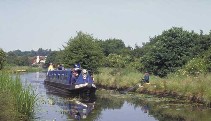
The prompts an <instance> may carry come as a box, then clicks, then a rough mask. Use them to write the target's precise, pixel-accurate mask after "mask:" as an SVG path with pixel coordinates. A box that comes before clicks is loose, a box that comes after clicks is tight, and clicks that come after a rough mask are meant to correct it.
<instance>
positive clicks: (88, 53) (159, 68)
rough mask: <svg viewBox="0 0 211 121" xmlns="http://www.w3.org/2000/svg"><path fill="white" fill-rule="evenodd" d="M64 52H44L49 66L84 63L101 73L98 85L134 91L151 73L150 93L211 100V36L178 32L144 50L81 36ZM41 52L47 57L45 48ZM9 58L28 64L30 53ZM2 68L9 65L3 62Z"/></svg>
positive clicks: (152, 40) (154, 40)
mask: <svg viewBox="0 0 211 121" xmlns="http://www.w3.org/2000/svg"><path fill="white" fill-rule="evenodd" d="M63 47H64V49H61V50H59V51H51V50H50V51H48V50H47V52H46V53H42V54H43V55H45V56H48V58H47V61H46V65H48V64H49V63H50V62H53V63H54V64H55V65H56V64H61V63H62V64H64V65H65V67H66V68H70V67H72V66H73V64H75V63H80V64H81V66H82V68H87V69H90V70H93V71H94V73H95V74H97V75H96V76H95V78H96V83H98V84H99V85H104V86H107V87H109V86H110V87H113V88H126V87H130V86H132V85H134V84H136V83H137V82H139V80H140V78H141V77H142V76H143V75H142V74H141V73H143V72H144V71H148V72H149V73H150V74H151V79H150V82H151V83H152V84H155V87H156V88H155V87H153V86H150V85H149V86H145V87H148V88H147V90H150V91H153V90H155V91H157V90H159V91H161V92H162V91H175V92H176V93H178V94H179V95H180V94H183V95H187V96H191V97H193V95H194V96H197V97H201V99H203V100H206V101H207V100H208V101H210V100H211V99H210V97H209V93H211V92H210V91H209V89H207V88H208V87H207V85H209V81H210V77H209V75H208V74H209V73H210V72H211V32H210V33H208V34H204V33H203V31H202V30H201V31H200V33H196V32H194V31H186V30H184V29H183V28H181V27H172V28H170V29H168V30H165V31H163V32H162V34H160V35H156V36H154V37H152V38H150V40H149V42H147V43H143V44H142V46H139V45H135V47H134V48H132V47H130V46H128V47H127V46H125V44H124V42H123V41H122V40H120V39H115V38H113V39H112V38H110V39H106V40H101V39H97V38H94V37H93V36H92V35H90V34H86V33H83V32H81V31H80V32H78V33H77V35H76V36H75V37H71V38H70V39H69V41H68V42H67V43H66V45H64V46H63ZM38 51H39V52H45V51H44V50H42V49H39V50H38ZM38 51H37V53H38ZM33 52H34V51H31V54H32V53H33ZM6 55H7V58H9V57H12V58H13V57H14V58H15V57H19V58H22V59H21V60H26V57H24V55H26V54H23V53H22V52H20V51H15V52H13V53H10V52H8V53H6ZM12 55H13V56H12ZM21 55H22V56H21ZM29 55H30V54H29ZM20 56H21V57H20ZM27 56H28V55H27ZM4 57H5V56H4V54H3V55H0V59H1V58H4ZM3 60H4V59H3ZM14 60H15V59H14ZM9 61H12V59H11V58H10V59H6V62H7V64H9V65H12V64H11V63H13V64H14V63H15V65H19V66H20V65H24V63H23V62H24V61H19V60H17V61H14V62H9ZM0 64H4V63H3V62H1V61H0Z"/></svg>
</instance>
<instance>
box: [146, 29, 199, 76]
mask: <svg viewBox="0 0 211 121" xmlns="http://www.w3.org/2000/svg"><path fill="white" fill-rule="evenodd" d="M198 37H199V36H198V35H197V34H196V33H194V32H188V31H184V30H183V29H182V28H177V27H173V28H171V29H169V30H167V31H164V32H163V33H162V34H161V35H159V36H156V37H154V38H153V39H151V42H152V43H154V44H152V45H151V46H150V47H151V48H150V49H149V51H148V52H147V53H146V54H145V55H144V56H143V58H142V63H143V64H144V67H145V68H146V69H148V70H149V71H151V72H152V73H153V74H155V75H159V76H161V77H163V76H166V75H167V74H168V73H171V72H175V71H176V70H177V69H179V68H181V67H182V66H183V65H185V64H186V63H187V62H188V61H189V60H190V59H191V58H193V57H195V56H196V55H198V54H199V53H194V52H198V51H197V49H198V48H200V47H197V46H196V43H197V41H198V39H197V38H198Z"/></svg>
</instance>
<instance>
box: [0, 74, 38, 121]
mask: <svg viewBox="0 0 211 121" xmlns="http://www.w3.org/2000/svg"><path fill="white" fill-rule="evenodd" d="M0 92H1V93H2V94H7V95H9V96H10V98H9V99H11V100H10V101H11V103H12V105H11V107H8V108H10V109H8V110H11V109H13V111H14V113H16V115H18V117H19V118H20V119H22V120H26V119H29V118H31V117H32V116H33V113H34V112H33V111H34V106H35V103H36V100H37V99H36V95H35V93H34V91H33V90H32V89H31V87H30V86H27V85H25V86H24V87H23V85H22V83H21V81H20V77H18V76H16V77H14V76H13V77H12V76H10V74H9V73H7V72H2V71H0ZM1 101H4V100H2V98H1ZM1 101H0V102H1ZM3 103H4V104H7V102H3ZM17 112H18V113H17ZM7 115H8V114H7Z"/></svg>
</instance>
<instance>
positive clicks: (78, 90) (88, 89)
mask: <svg viewBox="0 0 211 121" xmlns="http://www.w3.org/2000/svg"><path fill="white" fill-rule="evenodd" d="M44 84H45V85H48V86H53V87H55V88H57V89H60V90H62V91H63V92H66V93H72V94H82V93H86V94H95V92H96V89H97V88H96V86H95V85H94V84H88V83H87V84H72V85H70V84H63V83H58V82H56V81H50V80H48V79H45V80H44Z"/></svg>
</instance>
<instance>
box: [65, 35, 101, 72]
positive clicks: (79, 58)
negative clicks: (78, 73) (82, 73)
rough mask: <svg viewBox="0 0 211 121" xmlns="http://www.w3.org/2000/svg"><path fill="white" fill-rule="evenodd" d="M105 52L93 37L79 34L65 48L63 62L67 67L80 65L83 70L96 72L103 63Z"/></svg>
mask: <svg viewBox="0 0 211 121" xmlns="http://www.w3.org/2000/svg"><path fill="white" fill-rule="evenodd" d="M103 57H104V56H103V52H102V49H101V47H100V46H99V44H98V43H97V42H96V39H94V38H93V37H92V36H91V35H88V34H85V33H82V32H78V33H77V36H76V37H74V38H70V40H69V41H68V42H67V45H66V46H64V52H63V62H64V64H65V65H74V64H75V63H80V64H81V66H82V67H83V68H86V69H91V70H96V69H97V68H98V67H99V66H100V65H101V64H102V61H103Z"/></svg>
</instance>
